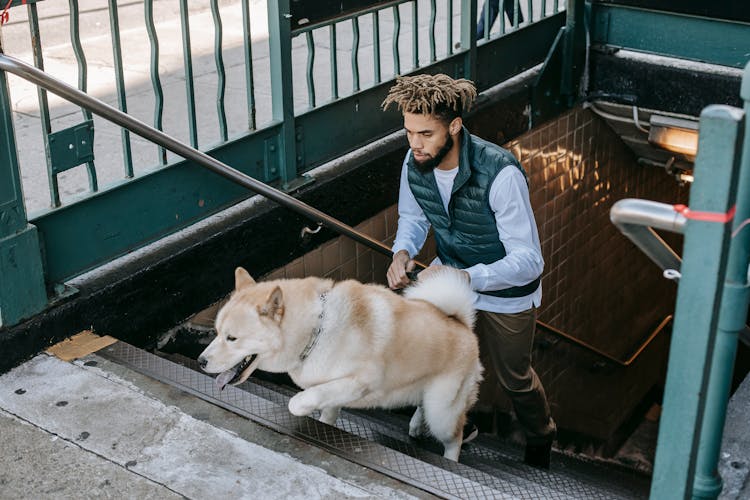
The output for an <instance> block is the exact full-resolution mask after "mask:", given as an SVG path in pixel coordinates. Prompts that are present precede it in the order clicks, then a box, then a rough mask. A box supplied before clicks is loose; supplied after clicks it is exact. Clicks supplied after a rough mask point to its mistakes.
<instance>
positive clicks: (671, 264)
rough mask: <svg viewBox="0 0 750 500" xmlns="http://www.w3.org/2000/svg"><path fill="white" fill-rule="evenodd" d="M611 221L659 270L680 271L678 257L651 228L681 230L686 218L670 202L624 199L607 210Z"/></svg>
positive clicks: (675, 231) (680, 231)
mask: <svg viewBox="0 0 750 500" xmlns="http://www.w3.org/2000/svg"><path fill="white" fill-rule="evenodd" d="M609 218H610V220H611V221H612V223H613V224H614V225H615V226H617V228H618V229H619V230H620V231H621V232H622V234H623V235H625V236H626V237H627V238H628V239H630V241H632V242H633V243H634V244H635V245H636V246H637V247H638V248H639V249H640V250H641V251H642V252H643V253H645V254H646V255H647V256H648V257H649V258H650V259H651V260H652V261H653V262H654V263H656V265H658V266H659V268H661V269H662V270H667V269H673V270H675V271H679V269H680V265H681V262H682V261H681V259H680V257H679V256H678V255H677V253H676V252H675V251H674V250H672V248H671V247H670V246H669V245H668V244H667V243H666V242H665V241H664V240H663V239H662V238H661V237H660V236H659V235H658V234H656V232H654V230H653V229H652V228H657V229H663V230H666V231H670V232H673V233H683V232H684V230H685V225H686V224H687V219H686V218H685V216H684V215H682V214H680V213H678V212H676V211H675V209H674V207H673V206H672V205H669V204H667V203H659V202H655V201H649V200H639V199H635V198H625V199H622V200H619V201H617V202H615V204H614V205H612V208H611V209H610V211H609Z"/></svg>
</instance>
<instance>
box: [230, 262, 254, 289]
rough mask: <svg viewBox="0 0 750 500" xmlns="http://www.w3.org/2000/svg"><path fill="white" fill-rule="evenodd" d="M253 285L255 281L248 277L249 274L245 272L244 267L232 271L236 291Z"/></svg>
mask: <svg viewBox="0 0 750 500" xmlns="http://www.w3.org/2000/svg"><path fill="white" fill-rule="evenodd" d="M254 284H255V280H254V279H253V277H252V276H250V273H248V272H247V271H245V268H244V267H238V268H237V269H235V270H234V288H235V289H236V290H239V289H240V288H243V287H246V286H250V285H254Z"/></svg>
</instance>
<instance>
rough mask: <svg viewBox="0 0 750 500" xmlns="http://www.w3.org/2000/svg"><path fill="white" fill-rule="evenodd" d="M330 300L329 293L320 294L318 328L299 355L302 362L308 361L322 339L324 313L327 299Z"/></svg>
mask: <svg viewBox="0 0 750 500" xmlns="http://www.w3.org/2000/svg"><path fill="white" fill-rule="evenodd" d="M327 298H328V292H323V293H321V294H320V306H321V307H320V314H318V326H317V327H315V329H314V330H313V333H312V336H311V337H310V340H309V341H308V342H307V345H306V346H305V348H304V349H303V350H302V353H301V354H300V355H299V360H300V362H302V361H304V360H306V359H307V357H308V356H309V355H310V351H312V350H313V348H314V347H315V344H317V343H318V339H319V338H320V333H321V332H322V331H323V312H324V311H325V306H326V299H327Z"/></svg>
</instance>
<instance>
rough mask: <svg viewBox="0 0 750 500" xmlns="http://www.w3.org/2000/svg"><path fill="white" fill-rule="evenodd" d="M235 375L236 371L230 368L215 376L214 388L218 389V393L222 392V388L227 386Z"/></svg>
mask: <svg viewBox="0 0 750 500" xmlns="http://www.w3.org/2000/svg"><path fill="white" fill-rule="evenodd" d="M236 374H237V371H236V370H235V369H234V368H231V369H229V370H227V371H225V372H221V373H220V374H218V375H217V376H216V378H215V379H214V383H215V384H216V388H217V389H219V391H223V390H224V387H226V386H227V384H228V383H229V381H230V380H232V379H233V378H234V376H235V375H236Z"/></svg>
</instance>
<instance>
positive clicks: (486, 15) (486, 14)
mask: <svg viewBox="0 0 750 500" xmlns="http://www.w3.org/2000/svg"><path fill="white" fill-rule="evenodd" d="M503 3H505V2H504V0H500V5H499V6H498V9H500V11H499V14H498V17H499V18H500V22H501V23H502V22H503V19H504V16H505V12H503V5H502V4H503ZM488 4H489V0H485V2H484V5H483V7H482V16H483V17H484V36H483V37H482V38H484V39H485V40H489V39H490V28H492V26H490V9H489V5H488Z"/></svg>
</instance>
